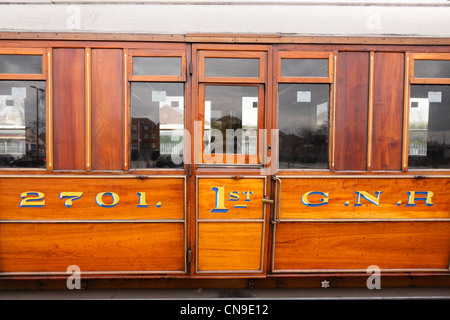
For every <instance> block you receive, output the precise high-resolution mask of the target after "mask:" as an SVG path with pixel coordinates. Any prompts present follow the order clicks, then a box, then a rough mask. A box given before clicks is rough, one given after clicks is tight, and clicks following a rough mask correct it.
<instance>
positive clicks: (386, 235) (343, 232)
mask: <svg viewBox="0 0 450 320" xmlns="http://www.w3.org/2000/svg"><path fill="white" fill-rule="evenodd" d="M276 237H277V238H276V243H275V261H274V262H275V264H274V267H275V270H333V269H335V270H337V269H339V270H342V269H357V270H361V271H364V270H366V269H367V268H368V267H369V266H371V265H376V266H378V267H380V268H381V269H382V270H383V269H441V270H442V269H448V264H449V252H450V223H449V222H395V223H392V222H390V223H387V222H384V223H382V222H377V223H280V224H279V225H277V230H276Z"/></svg>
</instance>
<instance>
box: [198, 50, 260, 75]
mask: <svg viewBox="0 0 450 320" xmlns="http://www.w3.org/2000/svg"><path fill="white" fill-rule="evenodd" d="M206 58H224V59H227V58H229V59H259V76H258V77H207V76H206V75H205V60H206ZM198 61H199V65H198V82H211V83H265V82H266V78H267V74H266V68H265V66H266V65H267V54H266V52H264V51H243V50H235V51H206V50H201V51H199V53H198Z"/></svg>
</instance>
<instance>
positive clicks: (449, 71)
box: [414, 60, 450, 78]
mask: <svg viewBox="0 0 450 320" xmlns="http://www.w3.org/2000/svg"><path fill="white" fill-rule="evenodd" d="M414 78H450V60H415V61H414Z"/></svg>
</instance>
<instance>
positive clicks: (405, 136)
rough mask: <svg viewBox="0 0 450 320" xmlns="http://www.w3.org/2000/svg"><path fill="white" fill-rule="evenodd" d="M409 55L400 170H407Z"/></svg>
mask: <svg viewBox="0 0 450 320" xmlns="http://www.w3.org/2000/svg"><path fill="white" fill-rule="evenodd" d="M410 65H412V63H411V55H410V53H409V52H406V54H405V79H404V93H405V96H404V98H403V152H402V171H407V170H408V146H409V130H408V128H409V99H410V98H409V77H410Z"/></svg>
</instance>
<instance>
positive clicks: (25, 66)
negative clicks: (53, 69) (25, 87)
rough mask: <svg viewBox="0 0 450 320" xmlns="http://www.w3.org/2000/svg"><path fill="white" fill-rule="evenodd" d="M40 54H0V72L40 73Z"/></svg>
mask: <svg viewBox="0 0 450 320" xmlns="http://www.w3.org/2000/svg"><path fill="white" fill-rule="evenodd" d="M42 68H43V66H42V55H12V54H0V73H2V74H42V72H43V70H42Z"/></svg>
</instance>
